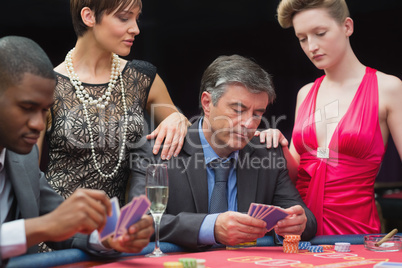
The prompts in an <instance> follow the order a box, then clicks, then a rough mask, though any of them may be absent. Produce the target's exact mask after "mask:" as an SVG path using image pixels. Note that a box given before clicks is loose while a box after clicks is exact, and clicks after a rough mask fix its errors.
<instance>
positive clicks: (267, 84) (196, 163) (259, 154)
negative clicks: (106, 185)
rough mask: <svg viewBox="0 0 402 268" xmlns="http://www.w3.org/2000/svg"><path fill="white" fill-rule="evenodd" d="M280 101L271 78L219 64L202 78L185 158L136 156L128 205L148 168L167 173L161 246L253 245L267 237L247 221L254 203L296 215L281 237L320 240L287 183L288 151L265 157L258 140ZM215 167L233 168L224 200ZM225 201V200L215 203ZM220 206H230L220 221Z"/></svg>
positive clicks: (147, 149) (250, 68) (147, 150)
mask: <svg viewBox="0 0 402 268" xmlns="http://www.w3.org/2000/svg"><path fill="white" fill-rule="evenodd" d="M274 99H275V92H274V89H273V86H272V82H271V79H270V76H269V75H268V74H267V73H266V72H265V71H264V70H263V69H262V68H261V67H260V66H259V65H258V64H256V63H255V62H253V61H251V60H249V59H246V58H244V57H241V56H238V55H233V56H221V57H219V58H217V59H216V60H215V61H214V62H213V63H212V64H211V65H210V66H209V67H208V68H207V69H206V71H205V72H204V75H203V77H202V81H201V91H200V106H201V107H202V110H203V116H202V117H201V118H199V119H198V120H197V121H196V122H195V123H193V125H192V126H190V127H189V129H188V134H187V136H186V139H185V141H184V145H183V149H182V151H181V152H180V154H179V155H178V156H177V157H174V158H172V159H170V160H168V161H162V160H160V157H154V156H153V155H152V153H151V148H152V146H151V144H150V143H149V142H146V143H144V144H143V146H142V147H141V148H138V149H136V151H133V153H132V154H131V165H132V170H133V177H132V180H131V189H130V198H131V197H132V196H134V195H138V194H140V193H143V192H144V187H145V181H144V180H145V169H146V167H147V165H148V164H149V163H152V162H154V163H155V162H165V163H166V164H167V165H168V173H169V199H168V204H167V207H166V212H165V214H164V215H163V216H162V220H161V228H160V238H161V241H167V242H172V243H175V244H178V245H181V246H185V247H188V248H192V249H202V248H205V247H207V246H210V245H214V244H216V243H220V244H225V245H236V244H239V243H244V242H249V241H253V240H255V239H257V238H260V237H262V236H264V235H265V234H266V233H267V229H266V228H265V227H266V223H265V222H264V221H263V220H260V219H256V218H253V217H251V216H248V215H247V214H245V213H246V212H247V211H248V209H249V206H250V204H251V203H253V202H255V203H263V204H269V205H276V206H280V207H282V208H285V209H286V211H287V212H288V213H289V214H290V215H289V216H288V217H286V218H285V219H283V220H281V221H279V222H278V224H277V225H276V226H275V228H274V230H275V233H276V234H278V235H280V236H283V235H287V234H296V235H301V236H302V239H303V240H309V239H310V238H312V237H313V236H314V235H315V232H316V220H315V217H314V215H313V214H312V213H311V211H310V210H309V209H308V208H307V207H306V206H305V204H304V203H303V201H302V199H301V197H300V195H299V193H298V191H297V190H296V188H295V187H294V185H293V184H292V182H291V180H290V178H289V176H288V171H287V169H286V161H285V159H284V157H283V152H282V149H281V148H275V149H274V148H271V149H266V148H265V146H263V145H262V144H261V143H260V142H259V139H258V138H255V137H254V134H255V132H256V129H257V127H258V126H259V124H260V122H261V119H262V116H263V114H264V112H265V110H266V107H267V105H268V104H269V103H271V102H273V100H274ZM216 159H218V160H220V161H221V162H220V163H227V162H230V163H229V171H228V172H229V174H228V175H226V177H227V179H228V181H227V185H226V192H222V194H219V195H218V197H214V195H215V194H214V191H215V187H216V185H217V184H218V183H215V177H216V176H215V174H217V173H216V172H215V171H214V170H215V169H214V167H213V166H212V165H213V163H215V161H216ZM219 177H220V176H219ZM219 184H220V183H219ZM222 196H225V198H224V200H221V201H219V202H216V201H213V200H216V199H215V198H220V197H222ZM225 199H226V200H225ZM215 203H217V204H218V206H220V205H221V204H222V203H226V204H224V207H223V209H221V210H220V212H219V213H215V211H216V210H215V207H216V204H215ZM218 211H219V210H218Z"/></svg>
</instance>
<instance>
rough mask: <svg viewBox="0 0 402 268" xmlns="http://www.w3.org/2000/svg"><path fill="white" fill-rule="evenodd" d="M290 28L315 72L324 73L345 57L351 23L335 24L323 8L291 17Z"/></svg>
mask: <svg viewBox="0 0 402 268" xmlns="http://www.w3.org/2000/svg"><path fill="white" fill-rule="evenodd" d="M293 27H294V29H295V34H296V36H297V38H298V39H299V42H300V46H301V48H302V49H303V51H304V53H306V55H307V57H308V58H309V59H310V60H311V61H312V62H313V64H314V65H315V66H316V67H317V68H318V69H327V68H330V67H332V66H333V65H334V64H336V63H337V62H339V61H340V60H341V59H342V57H343V55H345V54H346V51H347V49H348V48H349V47H350V46H349V36H350V35H351V34H352V32H353V22H352V20H351V19H350V18H347V19H346V20H345V22H344V23H342V24H339V23H338V22H337V21H336V20H335V19H334V18H332V17H331V16H330V15H329V13H328V12H327V11H326V10H325V9H323V8H316V9H309V10H305V11H302V12H299V13H297V14H296V15H295V16H294V17H293Z"/></svg>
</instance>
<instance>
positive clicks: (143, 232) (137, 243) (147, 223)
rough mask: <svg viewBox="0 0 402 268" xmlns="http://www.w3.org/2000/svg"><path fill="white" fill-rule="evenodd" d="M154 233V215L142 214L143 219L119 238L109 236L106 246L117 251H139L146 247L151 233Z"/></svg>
mask: <svg viewBox="0 0 402 268" xmlns="http://www.w3.org/2000/svg"><path fill="white" fill-rule="evenodd" d="M153 233H154V227H153V221H152V217H151V216H149V215H144V216H142V218H141V220H139V221H138V222H136V223H135V224H133V225H131V226H130V228H129V229H128V232H127V233H126V234H124V235H122V236H120V237H119V238H117V239H114V238H113V237H109V238H108V239H107V240H106V241H105V242H104V246H105V247H108V248H112V249H114V250H116V251H120V252H127V253H137V252H141V250H142V249H143V248H144V247H146V246H147V245H148V243H149V239H150V237H151V235H152V234H153Z"/></svg>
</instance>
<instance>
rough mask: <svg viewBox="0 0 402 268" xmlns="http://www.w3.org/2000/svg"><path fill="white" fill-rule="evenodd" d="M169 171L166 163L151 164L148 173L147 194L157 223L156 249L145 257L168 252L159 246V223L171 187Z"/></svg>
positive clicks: (157, 255) (162, 254) (159, 255)
mask: <svg viewBox="0 0 402 268" xmlns="http://www.w3.org/2000/svg"><path fill="white" fill-rule="evenodd" d="M168 185H169V182H168V173H167V166H166V164H150V165H149V166H148V168H147V174H146V186H145V190H146V194H147V197H148V199H149V201H151V208H150V211H151V215H152V218H153V219H154V224H155V249H154V251H153V252H152V253H149V254H147V255H145V257H161V256H166V255H167V254H165V253H163V252H162V251H161V249H160V248H159V225H160V222H161V218H162V215H163V212H164V211H165V209H166V205H167V201H168V196H169V188H168Z"/></svg>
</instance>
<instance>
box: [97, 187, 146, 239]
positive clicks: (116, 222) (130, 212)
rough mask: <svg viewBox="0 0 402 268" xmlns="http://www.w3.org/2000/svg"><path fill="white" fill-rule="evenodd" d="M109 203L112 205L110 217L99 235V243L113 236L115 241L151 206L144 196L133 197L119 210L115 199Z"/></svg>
mask: <svg viewBox="0 0 402 268" xmlns="http://www.w3.org/2000/svg"><path fill="white" fill-rule="evenodd" d="M110 202H111V203H112V216H110V217H107V221H106V224H105V227H104V228H103V230H102V232H100V233H99V237H100V240H101V241H103V240H105V239H106V238H108V237H109V236H111V235H114V239H116V238H118V237H119V236H121V235H123V234H124V233H126V232H127V230H128V228H129V227H130V226H131V225H133V224H134V223H136V222H137V221H139V220H140V219H141V217H142V215H144V213H145V212H146V211H147V210H148V209H149V207H150V206H151V202H149V200H148V198H147V197H146V196H145V195H141V196H138V197H134V198H133V200H132V201H131V202H130V203H128V204H126V205H125V206H124V207H123V208H122V209H121V210H120V206H119V201H118V200H117V197H113V198H112V199H110Z"/></svg>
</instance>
